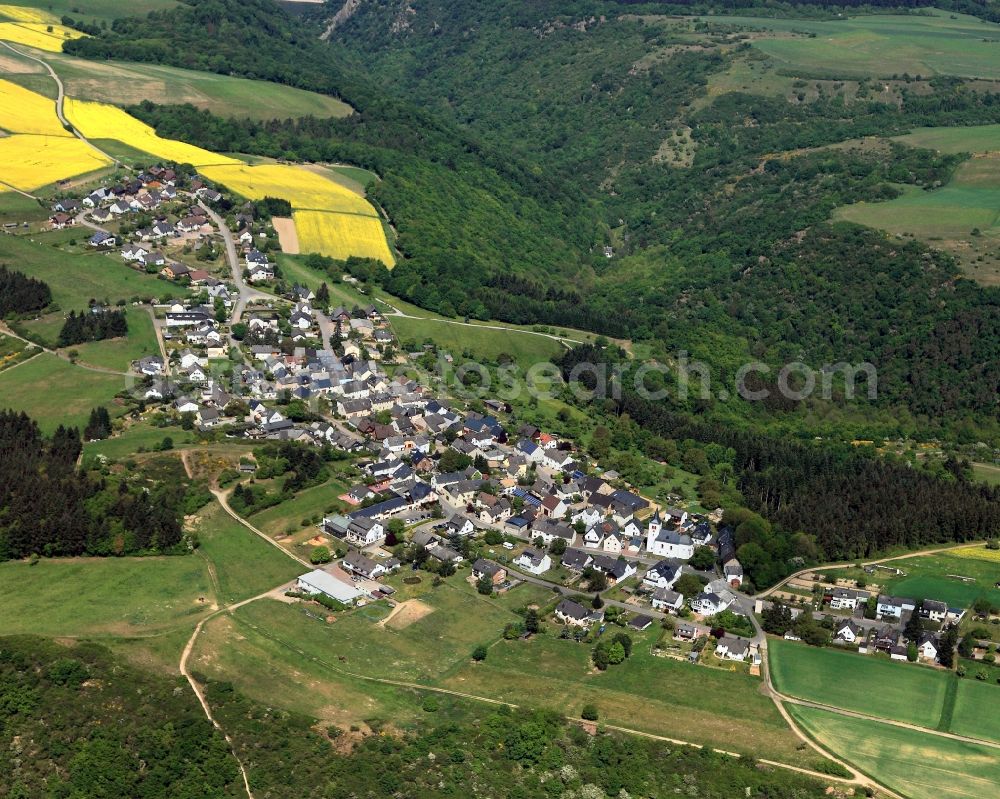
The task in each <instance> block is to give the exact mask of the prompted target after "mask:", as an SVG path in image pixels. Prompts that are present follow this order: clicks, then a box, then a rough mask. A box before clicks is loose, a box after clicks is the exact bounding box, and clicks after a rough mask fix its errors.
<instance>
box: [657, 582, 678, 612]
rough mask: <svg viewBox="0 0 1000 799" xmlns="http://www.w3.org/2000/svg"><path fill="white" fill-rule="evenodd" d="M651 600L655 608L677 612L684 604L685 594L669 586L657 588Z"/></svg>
mask: <svg viewBox="0 0 1000 799" xmlns="http://www.w3.org/2000/svg"><path fill="white" fill-rule="evenodd" d="M650 602H651V604H652V605H653V608H654V609H655V610H662V611H668V612H671V613H676V612H677V611H679V610H680V609H681V608H682V607H683V606H684V595H683V594H679V593H677V592H676V591H672V590H671V589H669V588H657V589H656V590H655V591H653V596H652V597H651V599H650Z"/></svg>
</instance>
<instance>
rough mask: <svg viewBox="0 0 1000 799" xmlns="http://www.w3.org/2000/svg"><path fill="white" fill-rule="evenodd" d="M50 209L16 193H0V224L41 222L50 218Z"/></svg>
mask: <svg viewBox="0 0 1000 799" xmlns="http://www.w3.org/2000/svg"><path fill="white" fill-rule="evenodd" d="M49 213H51V212H50V211H49V209H48V208H45V207H44V206H42V204H41V203H39V202H38V201H37V200H32V199H31V198H30V197H25V196H24V195H23V194H18V193H17V192H16V191H3V192H0V222H40V221H42V220H43V219H48V218H49Z"/></svg>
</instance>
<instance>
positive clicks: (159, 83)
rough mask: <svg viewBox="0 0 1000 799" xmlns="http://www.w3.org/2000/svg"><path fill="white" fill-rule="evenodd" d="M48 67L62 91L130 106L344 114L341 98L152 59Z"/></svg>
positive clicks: (74, 61)
mask: <svg viewBox="0 0 1000 799" xmlns="http://www.w3.org/2000/svg"><path fill="white" fill-rule="evenodd" d="M51 63H52V66H53V68H54V69H55V71H56V72H57V73H58V75H59V77H60V78H62V80H63V82H64V84H65V86H66V93H67V94H68V95H70V96H72V97H79V98H80V99H82V100H96V101H99V102H104V103H113V104H115V105H122V106H125V105H131V104H134V103H140V102H142V101H143V100H152V101H153V102H154V103H161V104H175V103H191V104H192V105H194V106H196V107H198V108H204V109H208V110H209V111H211V112H212V113H214V114H218V115H219V116H225V117H242V118H250V119H259V120H265V119H287V118H289V117H304V116H314V117H318V118H327V117H344V116H347V115H348V114H350V113H351V111H352V109H351V107H350V106H349V105H347V103H344V102H342V101H341V100H337V99H335V98H333V97H327V96H325V95H322V94H317V93H315V92H309V91H304V90H302V89H294V88H292V87H290V86H282V85H280V84H277V83H269V82H267V81H256V80H247V79H245V78H234V77H230V76H228V75H216V74H214V73H209V72H196V71H192V70H187V69H177V68H175V67H167V66H159V65H155V64H131V63H124V62H117V61H102V62H95V61H87V60H85V59H81V58H74V57H73V56H70V55H65V54H57V55H56V56H54V57H53V58H52V61H51Z"/></svg>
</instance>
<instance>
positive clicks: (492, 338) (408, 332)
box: [390, 312, 563, 368]
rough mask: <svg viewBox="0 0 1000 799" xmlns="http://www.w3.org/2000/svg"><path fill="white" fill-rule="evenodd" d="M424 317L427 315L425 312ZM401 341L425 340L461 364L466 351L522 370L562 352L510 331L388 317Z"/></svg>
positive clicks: (548, 343) (541, 340)
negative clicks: (507, 359) (507, 360)
mask: <svg viewBox="0 0 1000 799" xmlns="http://www.w3.org/2000/svg"><path fill="white" fill-rule="evenodd" d="M425 313H426V312H425ZM390 321H391V322H392V326H393V329H394V330H395V331H396V335H397V336H398V337H399V339H400V341H403V342H405V341H407V340H412V341H415V342H416V343H417V344H418V345H419V344H422V343H424V342H425V341H427V340H430V341H433V342H434V343H435V344H437V345H438V346H439V347H441V348H443V349H445V350H447V351H448V352H450V353H451V354H452V355H453V356H454V357H455V359H456V364H457V363H459V362H460V358H459V356H461V355H462V353H464V352H466V351H468V352H469V353H471V354H472V355H473V357H476V358H483V359H486V360H490V361H495V360H497V359H498V358H499V357H500V356H501V355H509V356H510V357H511V358H513V360H514V361H516V362H517V363H518V364H519V365H521V366H522V367H524V368H528V367H530V366H531V365H532V364H535V363H539V362H544V361H551V360H553V359H554V358H557V357H558V356H559V354H560V352H562V350H563V348H562V347H561V345H560V344H559V343H558V342H557V341H554V340H553V339H551V338H547V337H545V336H540V335H537V334H535V333H531V332H525V331H519V330H515V329H511V328H507V329H504V330H491V329H489V328H485V327H469V326H465V325H459V324H453V323H451V322H447V321H440V320H436V319H407V318H405V317H401V316H395V317H390Z"/></svg>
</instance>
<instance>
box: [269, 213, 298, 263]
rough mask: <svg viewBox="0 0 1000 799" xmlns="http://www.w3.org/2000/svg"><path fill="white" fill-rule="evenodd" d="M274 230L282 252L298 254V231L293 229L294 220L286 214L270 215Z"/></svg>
mask: <svg viewBox="0 0 1000 799" xmlns="http://www.w3.org/2000/svg"><path fill="white" fill-rule="evenodd" d="M271 221H272V222H273V223H274V230H275V232H276V233H277V234H278V242H279V243H280V244H281V250H282V252H287V253H288V254H289V255H298V254H299V232H298V231H297V230H296V229H295V220H294V219H292V218H291V217H288V216H272V217H271Z"/></svg>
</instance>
